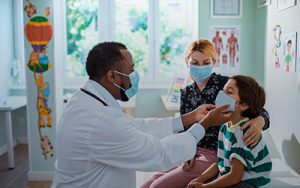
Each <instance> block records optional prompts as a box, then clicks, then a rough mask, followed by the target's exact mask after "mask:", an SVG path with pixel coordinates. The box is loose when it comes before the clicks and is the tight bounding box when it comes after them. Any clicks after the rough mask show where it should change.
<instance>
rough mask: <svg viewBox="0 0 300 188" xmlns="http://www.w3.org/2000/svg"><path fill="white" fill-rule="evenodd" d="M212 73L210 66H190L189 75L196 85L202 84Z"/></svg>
mask: <svg viewBox="0 0 300 188" xmlns="http://www.w3.org/2000/svg"><path fill="white" fill-rule="evenodd" d="M211 72H212V65H211V64H210V65H204V66H198V65H190V74H191V76H192V77H193V78H194V80H195V81H196V82H197V83H203V82H204V81H205V80H206V79H207V78H208V77H209V76H210V75H211Z"/></svg>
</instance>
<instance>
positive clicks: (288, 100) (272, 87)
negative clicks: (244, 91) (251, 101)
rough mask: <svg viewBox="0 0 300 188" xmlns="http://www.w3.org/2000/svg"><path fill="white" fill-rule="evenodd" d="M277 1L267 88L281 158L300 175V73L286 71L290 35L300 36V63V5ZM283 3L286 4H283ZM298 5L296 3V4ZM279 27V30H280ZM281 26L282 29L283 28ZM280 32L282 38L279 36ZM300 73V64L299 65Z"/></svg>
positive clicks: (272, 13)
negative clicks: (286, 39) (299, 84)
mask: <svg viewBox="0 0 300 188" xmlns="http://www.w3.org/2000/svg"><path fill="white" fill-rule="evenodd" d="M277 1H278V0H275V1H272V3H271V4H270V5H269V6H268V13H267V14H268V20H267V23H268V24H267V30H266V33H267V38H266V52H265V54H266V61H265V67H266V69H265V86H266V93H267V106H266V108H267V109H268V110H269V113H270V115H271V127H270V130H271V135H272V137H273V139H274V141H275V144H276V146H277V149H278V150H279V151H280V154H281V157H282V158H283V159H284V160H285V161H286V163H287V164H288V165H289V166H290V167H291V168H293V169H294V170H295V171H297V172H298V173H300V161H299V158H300V131H299V127H300V118H299V114H300V90H298V88H297V73H296V72H295V67H293V70H291V71H290V72H286V66H285V63H284V58H282V57H283V56H284V50H283V49H284V48H283V47H285V46H286V45H287V43H285V42H284V40H283V39H284V36H286V34H289V33H295V32H297V33H298V39H297V40H298V41H297V43H298V44H297V45H298V46H297V50H298V53H296V52H297V51H296V49H294V52H293V56H294V57H297V56H298V59H297V60H298V63H299V56H300V53H299V49H300V46H299V33H300V24H299V21H298V18H300V4H299V3H300V2H299V1H285V2H292V3H293V4H295V5H294V6H292V7H290V8H287V9H282V10H278V8H279V9H280V7H277ZM281 2H283V1H281ZM294 2H296V3H294ZM276 25H277V27H276ZM279 27H280V28H279ZM274 28H276V30H277V34H276V37H277V39H278V38H279V40H280V41H281V42H280V43H278V41H276V40H275V38H274V33H273V29H274ZM279 30H281V35H280V37H279ZM276 45H277V46H278V47H279V49H278V50H277V53H278V56H279V64H278V63H277V64H276V63H275V61H276V55H275V53H274V46H276ZM297 68H298V70H299V68H300V67H299V64H298V67H297Z"/></svg>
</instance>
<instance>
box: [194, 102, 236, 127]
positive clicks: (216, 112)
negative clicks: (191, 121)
mask: <svg viewBox="0 0 300 188" xmlns="http://www.w3.org/2000/svg"><path fill="white" fill-rule="evenodd" d="M229 107H230V106H229V105H223V106H220V107H218V108H215V109H213V110H211V111H209V112H208V114H207V115H206V116H205V117H204V118H203V119H202V120H201V121H200V124H201V125H202V126H203V127H204V128H205V129H206V128H208V127H212V126H219V125H221V124H223V123H225V122H228V121H229V120H230V119H231V116H232V113H231V112H230V108H229Z"/></svg>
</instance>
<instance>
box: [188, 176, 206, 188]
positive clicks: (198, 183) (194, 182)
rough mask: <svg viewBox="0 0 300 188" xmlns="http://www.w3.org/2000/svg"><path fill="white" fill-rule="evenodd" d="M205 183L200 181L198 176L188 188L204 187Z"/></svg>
mask: <svg viewBox="0 0 300 188" xmlns="http://www.w3.org/2000/svg"><path fill="white" fill-rule="evenodd" d="M203 187H204V186H203V183H201V182H198V181H197V178H196V179H193V180H192V181H191V182H190V183H189V184H188V186H187V188H203Z"/></svg>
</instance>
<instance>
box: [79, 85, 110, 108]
mask: <svg viewBox="0 0 300 188" xmlns="http://www.w3.org/2000/svg"><path fill="white" fill-rule="evenodd" d="M80 90H81V91H83V92H84V93H85V94H87V95H89V96H91V97H93V98H94V99H96V100H97V101H99V102H101V103H102V104H103V105H104V106H108V105H107V104H106V102H104V101H103V100H102V99H100V98H99V97H97V96H96V95H94V94H93V93H91V92H89V91H87V90H85V89H82V88H80Z"/></svg>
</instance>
